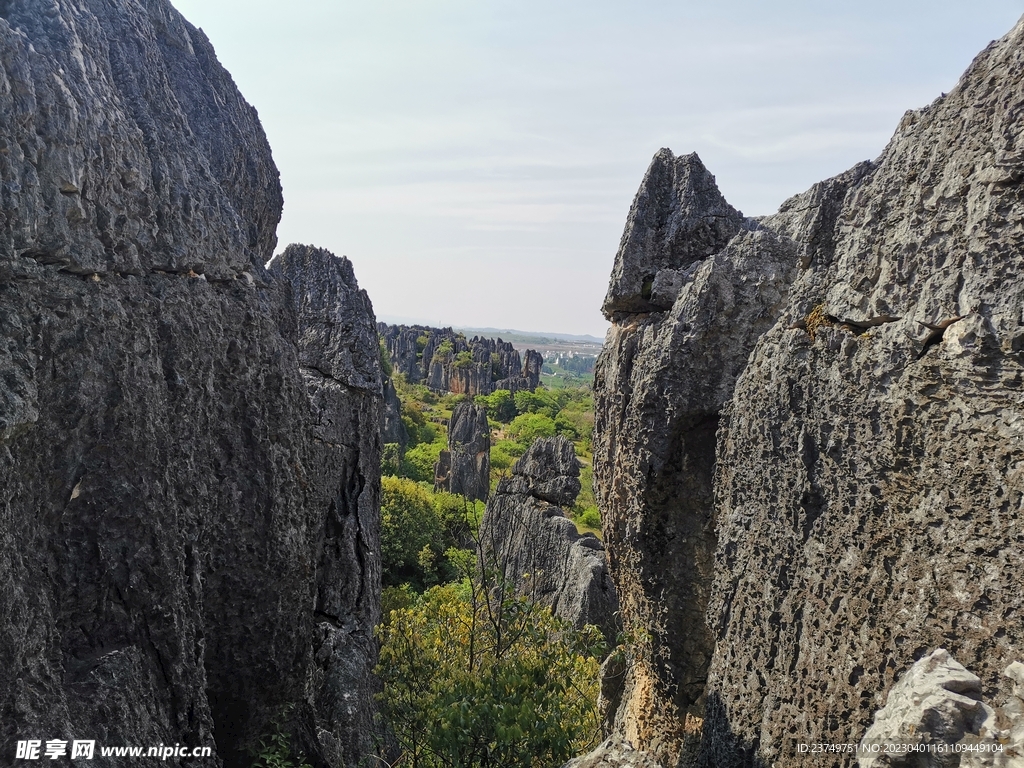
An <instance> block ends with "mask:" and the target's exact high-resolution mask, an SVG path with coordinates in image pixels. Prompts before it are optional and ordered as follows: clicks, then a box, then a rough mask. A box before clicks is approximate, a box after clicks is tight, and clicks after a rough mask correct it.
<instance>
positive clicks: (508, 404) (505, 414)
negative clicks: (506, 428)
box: [476, 389, 516, 424]
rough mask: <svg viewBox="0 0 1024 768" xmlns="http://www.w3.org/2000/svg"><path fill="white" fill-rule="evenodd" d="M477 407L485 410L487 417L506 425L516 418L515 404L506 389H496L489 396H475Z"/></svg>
mask: <svg viewBox="0 0 1024 768" xmlns="http://www.w3.org/2000/svg"><path fill="white" fill-rule="evenodd" d="M476 403H477V405H482V406H484V408H486V409H487V415H488V416H490V417H491V418H492V419H494V420H496V421H500V422H502V423H503V424H507V423H508V422H510V421H512V419H514V418H515V417H516V403H515V400H514V399H513V398H512V393H511V392H509V391H508V390H507V389H496V390H494V391H493V392H491V394H489V395H477V397H476Z"/></svg>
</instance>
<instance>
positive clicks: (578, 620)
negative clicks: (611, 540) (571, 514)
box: [480, 437, 618, 643]
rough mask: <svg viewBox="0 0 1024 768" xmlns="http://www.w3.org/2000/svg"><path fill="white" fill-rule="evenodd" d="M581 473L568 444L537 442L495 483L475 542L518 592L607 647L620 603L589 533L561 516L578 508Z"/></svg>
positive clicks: (556, 439) (600, 550)
mask: <svg viewBox="0 0 1024 768" xmlns="http://www.w3.org/2000/svg"><path fill="white" fill-rule="evenodd" d="M579 474H580V469H579V460H578V459H577V458H576V454H575V451H574V450H573V446H572V443H570V442H569V441H568V440H566V439H565V438H564V437H553V438H538V439H537V440H535V441H534V443H533V445H531V446H530V448H529V449H528V450H527V451H526V453H525V454H523V455H522V456H521V457H520V458H519V460H518V461H517V462H516V463H515V464H514V465H513V466H512V474H511V475H509V476H508V477H505V478H502V479H501V480H500V481H499V482H498V487H497V490H496V491H495V494H494V496H493V497H492V498H491V500H490V501H489V502H488V503H487V510H486V511H485V512H484V518H483V521H482V523H481V526H480V540H481V542H482V546H483V547H484V548H485V551H486V552H487V553H488V557H489V558H490V559H491V560H492V561H493V562H494V563H495V564H496V567H498V569H499V570H500V572H501V573H502V574H503V575H504V577H505V578H507V579H509V580H511V581H512V582H513V583H514V584H515V585H516V589H517V590H518V591H520V592H522V593H524V594H529V595H531V596H532V597H534V598H535V599H537V600H538V601H540V602H541V603H543V604H545V605H549V606H551V608H552V609H553V610H554V612H555V613H556V614H557V615H558V616H560V617H562V618H563V619H565V620H566V621H569V622H570V623H572V624H573V625H574V626H576V627H583V626H584V625H586V624H594V625H596V626H597V627H598V628H599V629H600V630H601V631H602V632H603V633H604V635H605V638H606V639H607V640H608V642H609V643H612V642H614V640H615V636H616V628H617V617H616V611H618V601H617V600H616V597H615V589H614V588H613V586H612V583H611V578H610V576H609V573H608V565H607V563H606V561H605V553H604V545H603V544H602V543H601V541H600V539H598V538H597V537H596V536H594V535H593V534H584V535H582V536H581V535H580V534H579V533H578V532H577V530H576V525H575V523H573V522H572V520H570V519H569V518H568V517H566V516H565V512H564V511H563V510H562V507H567V506H571V505H572V504H573V502H575V501H576V496H577V495H578V494H579V492H580V480H579ZM527 574H528V576H527Z"/></svg>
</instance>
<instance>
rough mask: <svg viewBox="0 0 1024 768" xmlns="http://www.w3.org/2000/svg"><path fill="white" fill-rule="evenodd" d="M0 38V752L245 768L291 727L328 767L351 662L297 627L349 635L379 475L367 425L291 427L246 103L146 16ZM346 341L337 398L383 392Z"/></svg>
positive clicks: (123, 0) (275, 202) (203, 47)
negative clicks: (334, 690) (83, 747)
mask: <svg viewBox="0 0 1024 768" xmlns="http://www.w3.org/2000/svg"><path fill="white" fill-rule="evenodd" d="M0 38H2V44H0V51H2V53H0V144H2V147H0V176H2V181H3V183H2V185H0V318H2V324H3V328H4V333H3V338H2V340H0V614H2V615H3V616H4V632H3V633H0V740H2V741H3V743H4V745H5V746H4V747H3V749H4V750H5V754H7V755H8V756H7V757H6V758H5V759H7V760H9V759H11V755H10V753H6V750H8V749H13V745H14V744H15V743H16V741H17V740H18V739H25V738H41V739H72V738H78V739H81V738H86V739H96V740H97V742H98V744H100V745H110V746H119V745H144V744H153V745H155V744H160V743H164V744H175V743H180V744H183V745H189V746H211V747H215V753H216V754H218V755H219V758H214V759H212V760H210V761H208V762H209V764H210V765H221V764H226V765H228V766H241V765H249V764H250V763H251V760H250V759H249V758H248V757H247V756H246V755H245V754H244V752H243V749H244V747H246V746H247V745H250V744H252V743H253V742H254V740H256V739H258V738H259V737H261V736H265V735H266V734H267V733H268V732H269V731H270V730H271V728H272V726H270V721H271V720H272V719H273V718H276V717H278V716H281V715H282V714H285V713H287V714H286V728H287V730H288V732H289V733H292V734H294V737H295V744H296V747H297V748H299V749H301V750H303V751H305V752H306V753H307V755H308V756H309V759H310V760H311V761H312V762H313V763H314V764H322V763H324V762H329V761H333V762H334V764H337V762H338V760H337V758H338V757H339V756H340V754H341V753H342V751H343V750H345V751H346V752H347V747H348V745H349V744H350V743H351V741H352V739H351V732H350V731H348V730H347V728H348V724H351V723H357V722H359V719H360V717H362V713H361V712H360V707H361V706H362V702H361V701H360V700H358V699H357V700H356V701H354V702H350V701H348V700H346V701H345V702H344V706H338V707H333V708H332V707H331V706H328V705H327V704H325V703H324V702H323V700H322V699H323V696H322V694H321V691H322V690H323V689H324V688H327V687H329V685H330V683H329V682H323V681H321V679H320V678H321V677H322V676H323V675H325V674H326V675H328V676H330V675H335V674H337V673H336V670H338V669H340V666H341V665H342V664H344V663H352V664H356V665H360V664H361V665H363V667H365V660H364V659H362V658H361V657H359V652H356V653H354V654H353V655H352V656H346V658H347V659H348V660H349V661H348V662H346V661H344V660H342V658H341V657H342V656H345V655H346V654H348V653H349V651H348V650H346V649H347V648H348V649H350V648H353V647H355V646H357V645H358V643H355V642H354V641H346V642H348V645H347V646H346V645H345V644H344V643H335V646H336V648H337V652H336V653H334V655H333V656H331V655H330V654H327V653H326V651H325V650H324V648H325V645H326V644H327V642H328V640H330V642H335V640H333V639H331V638H328V637H327V636H326V634H330V633H326V634H325V630H324V626H323V625H324V623H325V621H324V617H323V616H322V615H320V614H316V613H315V610H322V611H325V612H326V613H327V614H329V615H330V616H331V617H338V623H340V624H343V625H344V624H345V622H350V616H356V617H358V620H359V621H362V620H363V619H364V618H365V619H366V620H367V621H368V622H369V623H370V624H372V620H373V608H372V605H371V602H372V600H373V598H372V594H373V591H374V589H375V583H376V582H375V574H376V573H378V571H379V565H376V564H375V563H374V561H373V560H372V558H369V557H367V558H366V559H365V560H364V561H363V562H360V561H359V560H358V557H359V556H362V554H365V552H366V551H367V550H368V549H369V548H370V547H371V546H372V539H371V538H370V537H369V534H365V535H366V536H367V539H366V540H365V542H364V543H363V544H357V542H355V541H349V542H347V543H346V542H345V537H346V536H348V535H349V533H350V532H352V531H353V526H354V525H355V524H354V523H353V522H352V521H353V520H354V519H355V518H360V520H361V521H363V522H365V517H366V515H367V510H368V509H369V508H370V507H371V506H372V499H373V494H374V492H375V491H374V478H373V474H372V466H375V465H376V463H377V462H378V461H379V458H378V457H375V456H372V455H371V453H372V448H373V446H372V443H370V442H367V440H369V439H371V438H370V437H368V436H367V433H366V432H360V433H359V434H358V435H350V436H348V437H346V438H345V440H339V441H338V442H339V443H347V446H344V445H341V446H330V447H327V446H325V445H324V444H323V442H322V441H321V439H319V438H314V437H313V435H314V433H316V434H318V435H329V434H331V429H328V426H327V425H326V424H325V420H324V418H323V414H326V413H328V412H331V413H334V414H335V415H336V417H337V418H338V419H341V418H351V419H356V420H358V421H359V424H360V429H361V428H362V426H361V425H362V424H363V423H364V421H363V417H362V416H360V415H358V414H352V413H347V412H345V411H344V409H341V408H339V407H337V406H336V405H329V404H328V403H327V400H328V399H329V398H327V397H326V396H324V397H323V398H322V402H321V404H319V405H317V412H316V422H314V412H313V410H312V409H311V407H310V401H309V398H308V397H307V392H306V384H307V381H306V380H305V379H304V377H303V375H302V373H300V360H299V350H298V347H297V344H296V341H297V332H298V328H297V326H296V315H295V310H294V308H293V306H292V303H291V300H290V295H291V293H290V289H289V288H288V286H286V285H285V284H283V283H282V282H281V281H279V280H278V279H276V278H274V277H273V276H270V275H268V274H267V273H266V272H265V270H264V268H263V266H262V265H263V264H264V263H265V262H266V261H267V259H268V258H269V257H270V256H271V253H272V249H273V245H274V242H275V235H274V230H275V227H276V224H277V222H278V220H279V218H280V211H281V191H280V187H279V184H278V175H277V170H276V168H275V167H274V164H273V162H272V159H271V155H270V149H269V147H268V145H267V142H266V139H265V137H264V135H263V132H262V130H261V128H260V126H259V123H258V121H257V118H256V114H255V111H254V110H253V109H252V108H251V107H250V106H248V105H247V104H246V103H245V102H244V101H243V99H242V98H241V96H240V95H239V94H238V92H237V90H236V89H235V87H234V85H233V83H232V81H231V78H230V76H229V75H228V74H227V72H225V71H224V70H223V69H222V68H221V67H220V65H219V64H218V63H217V61H216V59H215V57H214V53H213V49H212V47H211V46H210V44H209V42H208V41H207V39H206V37H205V36H204V35H203V33H202V32H200V31H198V30H197V29H195V28H194V27H192V26H191V25H189V24H188V23H187V22H186V21H185V20H184V19H182V18H181V16H180V15H179V14H178V13H177V12H176V11H175V10H174V9H173V8H172V7H171V5H170V4H169V3H167V2H163V0H147V1H146V2H134V1H132V0H105V1H104V2H96V1H94V0H80V2H76V3H72V2H66V1H65V0H41V1H40V2H33V3H27V2H6V3H2V4H0ZM369 322H370V324H371V325H370V330H371V332H372V316H370V318H369ZM359 338H360V339H361V338H362V337H359ZM335 342H336V344H332V345H331V346H328V347H326V348H324V349H323V350H322V351H323V353H324V354H331V355H333V354H334V353H335V352H336V351H337V347H338V346H344V342H342V340H341V339H340V337H335ZM373 343H374V348H375V347H376V339H374V340H373ZM359 344H361V341H358V340H353V341H352V343H351V345H350V349H351V350H352V360H353V366H354V367H353V370H352V371H351V373H348V374H347V375H348V378H347V379H346V386H347V387H350V388H354V389H358V388H360V387H363V386H365V387H368V388H372V387H373V386H374V382H375V381H376V382H378V384H377V386H379V373H378V374H375V373H374V369H371V368H368V367H362V365H361V363H359V362H358V361H359V360H361V359H362V356H361V353H360V352H359V351H358V350H357V349H356V347H357V346H358V345H359ZM313 357H315V356H312V357H308V358H304V359H306V360H312V359H313ZM324 361H326V358H325V359H324ZM322 362H323V361H322ZM303 365H304V366H305V365H306V364H305V363H304V364H303ZM313 367H317V368H321V365H317V364H313ZM327 367H328V368H329V370H328V372H327V374H325V376H326V375H329V376H331V377H336V378H337V379H338V380H342V379H345V377H346V372H344V371H343V370H341V367H340V366H336V364H335V363H334V362H333V357H332V358H331V363H330V365H329V366H327ZM375 377H377V378H375ZM362 391H364V390H360V392H362ZM360 397H362V395H360ZM378 397H379V395H378ZM361 402H363V403H364V404H365V403H366V400H365V399H363V400H362V401H361ZM332 409H333V410H332ZM375 416H376V414H375V412H373V411H372V409H370V412H369V414H368V418H375ZM332 418H334V417H332ZM365 423H368V424H369V423H372V424H375V422H365ZM336 424H337V425H338V426H339V428H340V421H339V422H336ZM375 429H376V428H375V426H374V430H375ZM371 437H372V436H371ZM357 443H358V445H356V444H357ZM345 450H351V451H352V453H353V454H354V453H355V452H356V451H357V450H358V452H359V458H358V460H356V459H355V458H354V455H353V457H352V463H346V464H344V465H340V466H335V467H332V468H331V469H330V470H327V469H326V468H325V467H326V463H327V459H328V457H334V458H338V457H339V456H338V454H339V452H343V451H345ZM364 450H366V451H367V453H365V454H364V453H363V451H364ZM339 474H341V475H343V476H344V478H342V477H339ZM332 505H333V507H332ZM361 525H362V522H361V523H360V526H361ZM365 530H366V531H369V530H371V529H370V528H366V529H365ZM346 546H347V547H348V548H349V549H350V550H353V552H351V554H352V556H353V559H352V560H351V561H347V560H346V561H345V562H344V563H343V562H342V561H343V560H344V556H343V555H342V554H341V553H340V552H339V550H340V549H343V548H344V547H346ZM346 579H348V581H346ZM347 611H349V612H350V613H347ZM333 620H334V619H333V618H332V619H331V621H328V622H327V623H332V622H333ZM342 629H344V627H343V628H342ZM363 629H365V630H368V629H369V624H367V625H365V626H364V627H363ZM334 637H335V638H336V637H337V634H335V635H334ZM342 646H344V647H342ZM314 653H315V654H316V658H314ZM325 655H326V656H330V658H325ZM350 693H351V692H350V691H345V692H344V693H341V694H340V695H341V696H342V697H347V696H349V695H350ZM342 710H344V711H342ZM349 756H352V754H351V752H347V755H346V757H349ZM164 764H166V765H169V766H170V765H183V762H182V761H181V760H174V759H169V760H167V761H166V762H165V763H164Z"/></svg>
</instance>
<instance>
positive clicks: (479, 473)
mask: <svg viewBox="0 0 1024 768" xmlns="http://www.w3.org/2000/svg"><path fill="white" fill-rule="evenodd" d="M434 490H439V491H448V492H449V493H461V494H462V495H463V496H465V497H466V498H467V499H478V500H480V501H487V496H488V495H489V494H490V491H491V428H490V425H489V424H488V423H487V409H486V408H484V407H483V406H482V405H474V404H473V403H459V404H458V405H456V406H455V408H454V409H453V410H452V418H451V420H450V421H449V422H448V450H447V451H441V456H440V458H439V459H438V462H437V465H436V466H435V467H434Z"/></svg>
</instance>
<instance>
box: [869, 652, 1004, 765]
mask: <svg viewBox="0 0 1024 768" xmlns="http://www.w3.org/2000/svg"><path fill="white" fill-rule="evenodd" d="M1004 676H1005V677H1006V678H1008V682H1009V683H1010V686H1006V687H1007V688H1009V690H1008V691H1007V694H1008V696H1006V697H1004V698H1005V699H1008V701H1007V705H1006V706H1004V707H1001V708H1000V709H998V710H996V709H993V708H992V707H990V706H988V705H987V704H985V703H984V702H983V701H982V695H983V692H982V686H981V679H980V678H978V677H977V676H976V675H974V674H972V673H971V672H969V671H968V670H967V669H965V668H964V667H963V666H962V665H961V664H959V663H958V662H957V661H956V660H955V659H953V658H952V657H951V656H950V655H949V653H948V652H946V651H945V650H944V649H942V648H940V649H938V650H937V651H934V652H933V653H931V654H929V655H928V656H925V657H924V658H922V659H920V660H919V661H917V662H916V663H915V664H914V665H913V666H912V667H911V668H910V669H909V670H908V671H907V673H906V674H905V675H904V676H903V677H901V678H900V679H899V681H897V683H896V684H895V685H894V686H893V687H892V689H891V690H890V691H889V695H888V697H887V699H886V702H885V706H884V707H883V708H882V709H880V710H879V711H878V712H876V713H875V719H874V722H873V723H872V724H871V727H870V728H868V731H867V733H866V734H864V738H863V739H862V740H861V741H860V744H859V751H858V757H857V761H858V764H859V765H860V768H884V767H887V766H892V767H893V768H896V767H897V766H899V767H901V768H902V767H903V766H908V767H909V766H922V767H923V766H927V767H928V768H933V767H934V768H940V767H944V766H962V767H963V768H968V766H983V765H986V766H987V765H991V766H1006V768H1010V767H1011V766H1014V767H1016V766H1024V665H1022V664H1021V663H1020V662H1014V663H1013V664H1011V665H1010V666H1009V667H1007V668H1006V670H1004Z"/></svg>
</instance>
